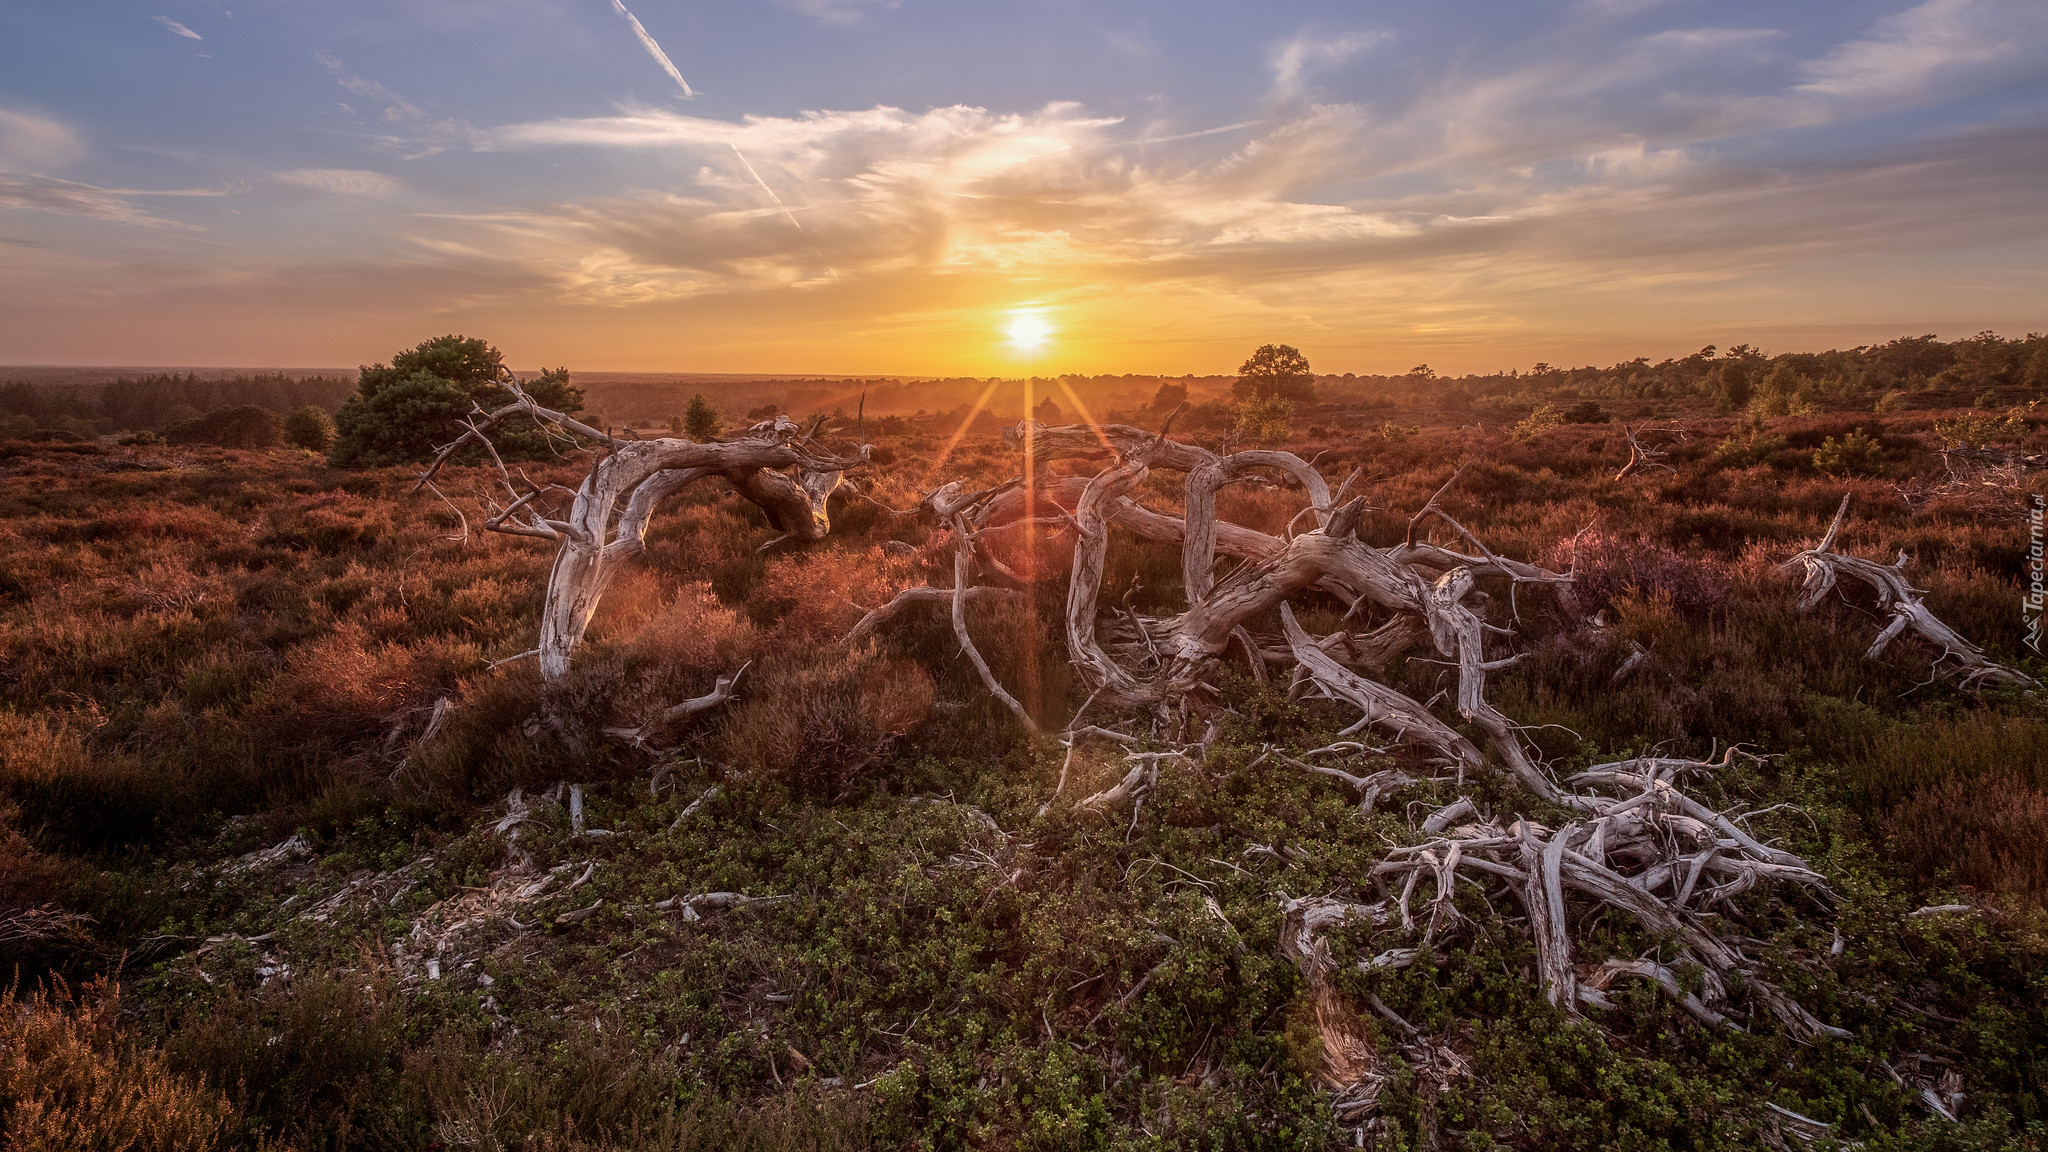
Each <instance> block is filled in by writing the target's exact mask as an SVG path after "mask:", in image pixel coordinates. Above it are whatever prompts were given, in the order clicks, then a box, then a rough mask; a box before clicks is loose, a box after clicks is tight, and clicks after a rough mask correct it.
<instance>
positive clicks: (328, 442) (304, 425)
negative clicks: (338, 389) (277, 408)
mask: <svg viewBox="0 0 2048 1152" xmlns="http://www.w3.org/2000/svg"><path fill="white" fill-rule="evenodd" d="M284 441H285V443H287V444H290V445H291V446H292V447H294V448H304V449H305V450H306V451H308V452H323V453H324V452H326V451H327V450H328V449H330V448H332V447H334V417H333V416H331V415H329V414H328V412H327V409H325V408H322V407H320V406H319V405H318V404H308V405H306V406H305V407H304V408H301V409H299V410H298V411H296V412H293V413H292V414H291V415H289V416H287V417H285V418H284Z"/></svg>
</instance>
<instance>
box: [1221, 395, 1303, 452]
mask: <svg viewBox="0 0 2048 1152" xmlns="http://www.w3.org/2000/svg"><path fill="white" fill-rule="evenodd" d="M1293 430H1294V401H1292V400H1289V399H1287V398H1286V397H1285V396H1279V395H1264V396H1256V397H1254V398H1252V399H1250V400H1247V401H1245V402H1244V403H1243V404H1240V405H1238V408H1237V422H1236V423H1235V424H1233V425H1232V426H1231V435H1232V436H1233V437H1234V438H1235V439H1237V440H1239V441H1242V442H1245V443H1251V444H1271V443H1273V442H1275V441H1278V440H1284V439H1286V438H1287V434H1288V433H1289V432H1291V431H1293Z"/></svg>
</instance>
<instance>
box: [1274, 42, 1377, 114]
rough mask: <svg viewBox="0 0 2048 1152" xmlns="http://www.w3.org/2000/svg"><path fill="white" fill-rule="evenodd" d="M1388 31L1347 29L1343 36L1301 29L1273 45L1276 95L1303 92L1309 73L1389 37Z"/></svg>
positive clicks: (1292, 95) (1286, 96) (1290, 97)
mask: <svg viewBox="0 0 2048 1152" xmlns="http://www.w3.org/2000/svg"><path fill="white" fill-rule="evenodd" d="M1389 38H1390V37H1389V34H1388V33H1385V32H1346V33H1344V34H1343V35H1341V36H1335V37H1331V36H1323V35H1311V34H1309V33H1306V32H1304V33H1301V34H1300V35H1298V36H1295V37H1293V38H1292V39H1289V40H1286V41H1283V42H1282V43H1280V44H1279V45H1278V46H1276V47H1275V48H1274V49H1273V53H1272V67H1273V97H1274V99H1277V100H1294V99H1298V98H1299V97H1300V96H1301V91H1302V84H1303V82H1304V80H1305V79H1306V77H1307V75H1308V73H1309V72H1310V71H1312V70H1314V69H1317V68H1331V67H1335V66H1336V65H1339V64H1342V63H1344V62H1345V61H1347V60H1349V59H1351V58H1352V57H1354V56H1357V55H1358V54H1360V53H1361V52H1364V51H1365V50H1367V49H1369V48H1372V47H1374V46H1376V45H1379V44H1383V43H1385V42H1386V41H1387V40H1388V39H1389Z"/></svg>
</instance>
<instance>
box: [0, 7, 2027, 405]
mask: <svg viewBox="0 0 2048 1152" xmlns="http://www.w3.org/2000/svg"><path fill="white" fill-rule="evenodd" d="M386 7H387V8H388V10H385V9H379V10H378V11H377V12H374V13H371V12H367V11H360V12H359V11H356V10H354V9H350V8H348V7H347V6H343V7H341V8H329V7H324V6H317V5H313V6H307V5H272V6H256V7H254V8H249V9H247V10H246V11H244V10H236V11H228V10H225V9H223V10H221V11H220V12H218V13H213V12H209V13H206V14H205V15H204V16H203V17H202V15H201V14H199V12H198V10H197V9H194V11H192V12H185V13H183V15H184V16H185V17H189V19H182V20H174V21H172V22H171V23H170V24H166V23H165V21H166V20H167V19H169V18H168V17H165V16H162V15H160V14H152V13H153V10H145V9H144V8H142V7H138V6H136V5H134V4H133V3H130V2H129V0H119V2H117V3H115V4H110V5H102V6H82V7H81V6H64V5H51V6H39V5H16V6H13V7H12V8H10V9H8V10H6V11H4V12H0V363H12V364H17V365H25V364H52V365H54V364H103V365H122V364H125V365H157V366H169V365H207V366H237V365H240V366H247V367H251V368H257V367H264V366H270V365H307V364H322V363H326V364H335V365H344V364H356V363H366V362H373V361H377V360H383V359H387V358H388V357H389V356H390V355H391V354H392V353H393V352H394V351H396V350H398V349H401V348H405V347H408V346H411V345H412V344H415V343H417V342H418V341H420V340H422V339H425V338H427V337H430V336H434V335H439V334H442V333H447V332H458V333H462V334H465V335H470V336H478V337H482V338H484V339H487V340H489V341H491V342H492V343H494V344H496V345H497V346H499V347H500V348H501V349H503V350H504V351H505V353H506V354H507V358H508V360H509V361H510V362H511V363H512V364H514V365H515V366H517V367H519V368H522V369H531V368H536V367H539V366H542V365H565V366H568V367H569V368H571V369H572V370H582V371H613V372H634V371H637V372H700V373H763V374H772V373H800V374H828V375H869V376H873V375H895V374H903V375H918V376H978V377H985V376H992V375H1001V376H1024V375H1048V376H1050V375H1058V374H1062V373H1081V374H1090V375H1095V374H1102V373H1144V374H1161V375H1181V374H1186V373H1194V374H1222V373H1229V372H1231V371H1232V370H1234V369H1235V368H1236V366H1237V365H1238V364H1239V363H1240V362H1241V361H1242V360H1243V359H1244V358H1245V356H1246V355H1248V354H1249V353H1250V352H1251V350H1252V349H1254V348H1256V347H1257V346H1259V345H1261V344H1267V343H1284V344H1291V345H1293V346H1295V347H1297V348H1300V349H1301V350H1302V351H1303V352H1304V353H1306V354H1307V355H1308V357H1309V360H1310V362H1311V363H1312V364H1313V365H1314V367H1315V368H1316V369H1317V370H1318V371H1321V372H1326V373H1343V372H1356V373H1360V374H1376V373H1390V374H1391V373H1400V372H1405V371H1406V370H1408V369H1409V368H1411V367H1412V366H1414V365H1416V364H1420V363H1427V364H1429V365H1431V366H1432V367H1433V368H1435V369H1436V370H1437V371H1438V372H1439V373H1442V374H1448V375H1458V374H1464V373H1470V372H1494V371H1501V370H1506V369H1510V368H1519V369H1525V370H1526V369H1527V368H1529V367H1531V366H1532V365H1534V364H1535V363H1537V362H1539V361H1547V362H1549V363H1553V364H1560V365H1580V364H1603V365H1604V364H1612V363H1615V362H1619V361H1623V360H1627V359H1631V358H1633V357H1636V356H1648V357H1651V358H1652V359H1653V360H1655V359H1662V358H1664V357H1668V356H1680V355H1684V354H1687V353H1689V352H1691V351H1694V350H1696V349H1697V348H1699V347H1701V346H1702V345H1705V344H1709V343H1711V344H1716V345H1719V346H1722V347H1726V346H1729V345H1732V344H1737V343H1747V344H1751V345H1755V346H1758V347H1761V348H1764V349H1766V350H1768V351H1772V352H1782V351H1807V350H1813V351H1818V350H1823V349H1826V348H1829V347H1848V346H1855V345H1858V344H1866V343H1873V342H1880V341H1883V340H1888V339H1893V338H1896V337H1900V336H1908V335H1918V334H1921V333H1927V332H1934V333H1937V334H1939V335H1941V336H1942V337H1944V338H1949V339H1953V338H1956V337H1961V336H1966V335H1970V334H1972V333H1975V332H1977V331H1979V330H1983V329H1991V330H1994V331H1997V332H1999V333H2000V334H2002V335H2006V336H2021V335H2024V334H2026V333H2027V332H2028V331H2032V330H2039V329H2043V328H2048V196H2043V195H2042V189H2043V188H2044V187H2048V6H2044V5H2042V4H2041V3H2040V0H1919V2H1917V3H1916V2H1914V0H1831V2H1829V3H1824V4H1818V5H1783V4H1770V3H1766V2H1764V0H1714V2H1712V3H1705V4H1694V5H1673V4H1656V3H1642V2H1641V0H1572V2H1570V3H1561V4H1537V5H1526V4H1520V5H1517V4H1506V3H1502V2H1500V0H1445V3H1444V4H1443V5H1441V6H1437V5H1431V6H1420V7H1414V8H1412V10H1411V9H1397V8H1377V9H1361V8H1359V7H1358V6H1356V5H1346V4H1343V3H1340V2H1338V0H1276V3H1275V4H1273V5H1262V6H1247V5H1231V4H1223V3H1215V2H1213V0H1197V2H1196V3H1193V4H1188V3H1184V2H1182V0H1175V2H1174V3H1167V2H1166V0H1124V2H1122V3H1119V4H1113V5H1079V6H1073V7H1072V8H1071V10H1070V9H1069V8H1068V7H1067V6H1061V5H1045V4H1034V3H1019V2H1016V0H983V2H981V3H977V4H973V5H962V4H948V3H939V2H934V3H931V4H927V5H924V6H922V7H919V8H917V10H916V11H912V10H911V8H910V7H905V6H901V5H899V4H898V3H896V2H895V0H829V2H828V0H778V3H777V4H760V5H756V4H748V5H731V6H715V5H714V6H704V5H683V4H664V3H660V2H659V0H648V2H647V3H646V4H645V5H643V7H645V9H646V10H645V11H643V12H641V13H640V15H641V17H643V18H644V20H645V26H644V27H643V28H641V31H640V32H639V33H631V32H630V30H628V29H626V28H625V27H624V26H623V25H621V24H620V23H619V21H618V20H617V19H616V18H615V15H614V14H613V13H612V12H611V11H610V10H609V9H608V8H607V7H606V6H604V5H596V6H591V5H587V4H585V5H575V4H568V3H564V2H562V0H522V4H521V5H517V6H495V5H476V4H474V3H472V2H471V0H418V2H417V3H414V4H408V5H401V6H395V7H392V6H386ZM514 9H516V11H515V10H514ZM1105 22H1106V23H1105ZM1112 25H1114V26H1115V27H1112ZM1125 25H1128V27H1125ZM1118 28H1121V29H1122V30H1120V31H1119V30H1116V29H1118ZM643 36H644V37H646V39H642V37H643ZM658 37H667V38H669V40H670V43H669V48H670V49H672V50H673V51H672V52H670V53H669V54H668V55H663V53H662V50H659V49H657V48H654V47H651V46H652V45H654V44H655V39H654V38H658ZM686 74H687V75H689V76H690V78H691V80H690V82H689V83H683V82H682V81H681V77H682V76H683V75H686ZM1020 309H1028V310H1031V314H1032V315H1033V316H1035V317H1037V318H1038V319H1039V320H1041V321H1042V322H1043V323H1044V324H1045V326H1046V328H1047V332H1046V333H1045V335H1044V337H1043V339H1041V340H1037V341H1034V342H1030V343H1029V344H1028V346H1027V345H1026V344H1021V343H1020V342H1018V341H1017V340H1015V339H1013V334H1012V328H1013V325H1014V322H1015V319H1016V317H1017V315H1018V313H1019V310H1020Z"/></svg>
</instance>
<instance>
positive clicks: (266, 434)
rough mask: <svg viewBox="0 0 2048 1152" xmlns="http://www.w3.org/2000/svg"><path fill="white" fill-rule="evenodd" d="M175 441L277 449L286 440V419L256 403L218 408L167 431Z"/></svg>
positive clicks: (171, 427) (183, 421)
mask: <svg viewBox="0 0 2048 1152" xmlns="http://www.w3.org/2000/svg"><path fill="white" fill-rule="evenodd" d="M164 437H165V438H166V439H168V440H169V441H170V442H171V443H173V444H217V445H219V446H221V447H222V448H275V447H276V446H277V445H278V444H280V443H282V442H283V440H284V421H282V420H280V419H278V418H277V413H275V412H272V411H271V410H270V409H268V408H264V407H262V406H260V405H256V404H236V405H233V406H231V407H227V408H215V409H214V410H213V411H211V412H208V413H207V414H206V415H204V416H200V417H196V418H194V419H191V420H181V421H179V422H178V423H176V424H173V425H171V426H170V428H169V429H168V430H166V431H165V433H164Z"/></svg>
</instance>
